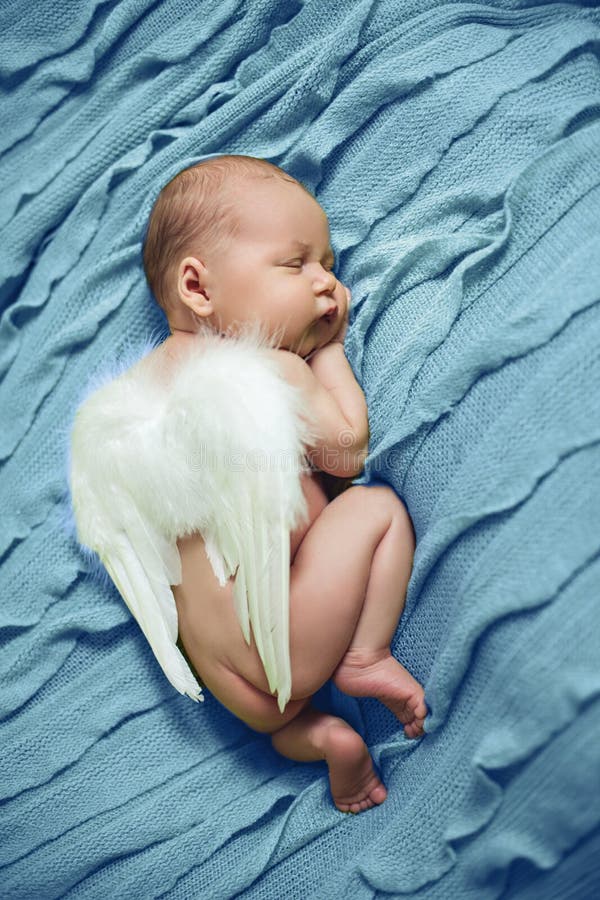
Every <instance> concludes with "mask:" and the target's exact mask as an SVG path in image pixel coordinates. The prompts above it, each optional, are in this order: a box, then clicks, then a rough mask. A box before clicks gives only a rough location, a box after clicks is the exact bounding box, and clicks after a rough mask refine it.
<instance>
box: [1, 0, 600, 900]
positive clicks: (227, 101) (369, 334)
mask: <svg viewBox="0 0 600 900" xmlns="http://www.w3.org/2000/svg"><path fill="white" fill-rule="evenodd" d="M599 48H600V10H599V9H598V8H597V5H596V4H595V3H591V2H588V3H583V2H582V3H576V2H568V3H557V4H547V3H544V2H541V0H529V2H525V0H523V2H519V0H501V2H500V0H498V2H491V0H490V2H488V3H483V2H482V3H468V2H446V3H443V2H439V0H305V2H300V0H293V2H289V3H278V2H274V0H246V2H244V0H237V2H236V0H163V2H160V3H157V2H155V0H122V2H116V0H105V2H103V0H82V2H78V3H72V2H68V0H36V2H35V3H34V4H31V3H26V2H25V0H9V2H7V3H4V4H2V5H1V6H0V79H1V82H0V89H1V108H2V128H1V129H0V197H1V198H2V199H1V203H0V230H1V234H0V308H1V310H2V317H1V320H0V372H1V377H2V385H1V388H0V402H1V410H0V412H1V419H2V425H1V429H0V460H1V462H0V485H1V494H2V506H1V509H2V516H1V525H0V559H1V562H2V568H1V572H0V580H1V585H0V596H1V598H2V600H1V603H0V640H1V642H2V649H1V653H0V673H1V674H0V715H1V722H0V748H1V756H0V759H1V762H0V769H1V773H2V774H1V778H0V789H1V796H2V801H1V803H2V806H1V809H0V869H1V870H0V885H2V887H1V888H0V894H1V895H2V897H3V898H4V897H6V898H23V900H32V898H54V897H73V898H74V897H85V898H97V900H106V898H113V897H115V898H127V900H130V898H140V900H147V898H154V897H159V896H160V897H164V898H169V900H175V898H190V897H193V898H206V900H216V898H229V897H233V896H236V897H238V896H239V897H244V898H274V900H280V898H284V900H287V898H298V900H307V898H313V900H337V898H339V900H342V898H344V900H346V898H361V900H362V898H374V897H385V896H388V895H391V896H403V897H404V896H408V897H412V896H415V897H417V896H418V897H419V898H423V897H424V898H427V900H429V898H436V900H453V898H456V900H463V898H467V897H469V898H477V900H487V898H496V897H500V896H502V897H503V898H517V897H518V898H519V900H534V898H546V897H554V898H560V900H564V898H588V897H592V896H598V892H599V891H600V803H599V802H598V795H599V790H600V748H599V744H600V742H599V728H600V702H599V699H600V639H599V633H600V631H599V629H600V609H599V605H598V599H599V583H600V557H599V544H600V512H599V510H600V452H599V442H600V401H599V399H598V398H599V397H600V317H599V305H598V301H599V300H600V187H599V182H600V162H599V161H600V116H599V111H600V69H599V65H598V55H599ZM215 152H217V153H218V152H229V153H242V154H247V155H251V156H261V157H264V158H266V159H269V160H272V161H273V162H275V163H276V164H278V165H280V166H282V167H283V168H284V169H286V170H287V171H289V172H290V173H292V174H293V175H294V176H296V177H297V178H298V179H300V180H301V181H303V183H304V184H305V185H306V186H307V187H308V188H309V189H310V190H311V191H313V192H314V193H315V195H316V196H317V198H318V199H319V201H320V202H321V204H322V205H323V207H324V209H325V210H326V212H327V213H328V215H329V218H330V222H331V232H332V238H333V247H334V250H335V251H336V254H337V256H338V259H339V265H338V271H339V274H340V277H342V279H343V280H344V282H346V283H347V284H349V285H350V287H351V288H352V292H353V308H352V313H351V323H350V328H349V332H348V336H347V340H346V352H347V355H348V358H349V360H350V363H351V365H352V366H353V368H354V371H355V372H356V375H357V378H358V380H359V382H360V383H361V385H362V386H363V388H364V391H365V394H366V397H367V402H368V406H369V416H370V427H371V441H370V453H369V458H368V460H367V466H366V470H365V474H364V477H363V478H362V479H361V480H362V481H363V482H365V483H367V484H369V483H373V482H375V481H377V480H383V481H386V482H388V483H389V484H391V485H392V486H393V487H394V488H395V489H396V491H397V492H398V494H399V495H400V496H401V497H402V498H403V499H404V501H405V503H406V504H407V506H408V509H409V511H410V513H411V515H412V518H413V521H414V525H415V530H416V535H417V549H416V555H415V560H414V569H413V573H412V577H411V581H410V585H409V591H408V598H407V606H406V611H405V613H404V616H403V618H402V620H401V622H400V625H399V628H398V630H397V633H396V635H395V638H394V642H393V645H392V647H393V651H394V653H395V655H396V656H397V657H398V658H399V659H400V660H402V662H403V663H404V664H405V665H406V666H407V667H408V668H409V669H410V671H412V672H413V673H414V674H415V676H416V677H417V678H419V679H420V680H421V681H422V682H423V683H424V685H425V688H426V699H427V702H428V705H429V709H430V714H429V716H428V719H427V721H426V731H427V733H426V735H425V737H424V738H423V739H421V740H419V741H409V740H407V739H406V738H405V737H404V736H403V733H402V729H401V727H400V726H399V723H398V722H397V721H396V720H395V719H394V717H393V715H392V713H391V712H389V711H388V710H387V709H386V708H385V707H383V706H382V705H381V704H380V703H378V702H377V701H375V700H371V699H364V700H360V701H358V700H351V699H350V698H347V697H345V696H344V695H342V694H341V693H340V692H339V691H337V690H335V689H334V688H333V687H332V686H331V685H328V686H326V687H325V688H324V689H323V690H322V691H321V692H320V694H319V697H318V702H319V703H320V704H321V706H322V708H323V709H330V710H333V711H334V712H336V713H339V714H341V715H343V716H345V717H347V718H348V719H349V720H350V721H351V722H352V723H353V724H354V726H355V727H356V728H358V729H359V731H360V732H361V734H362V735H363V737H364V738H365V740H366V742H367V744H368V746H369V747H370V749H371V751H372V754H373V758H374V760H375V763H376V765H377V767H378V770H379V773H380V775H381V777H382V779H383V781H384V783H385V784H386V786H387V789H388V797H387V799H386V801H385V802H384V803H383V804H382V805H381V806H379V807H374V808H372V809H371V810H368V811H367V812H364V813H361V814H360V815H358V816H344V815H343V814H341V813H340V812H338V810H337V809H336V808H335V807H334V805H333V803H332V801H331V797H330V794H329V787H328V779H327V768H326V764H325V762H319V763H295V762H292V761H290V760H288V759H285V758H283V757H282V756H280V755H278V754H277V752H276V751H275V750H273V749H272V747H271V744H270V740H269V737H268V735H263V734H258V733H256V732H253V731H252V730H250V729H249V728H248V727H247V726H245V725H244V724H243V723H242V722H240V721H239V720H237V719H236V718H235V717H234V716H233V715H231V714H230V713H229V712H228V711H227V710H225V709H224V708H223V707H222V706H221V705H220V704H219V703H218V701H216V700H215V699H214V698H213V697H211V695H210V694H209V693H208V692H207V695H206V702H205V703H204V704H201V705H196V704H194V703H192V702H191V701H190V700H189V699H187V698H185V697H183V696H180V695H179V694H177V693H176V692H175V691H174V690H173V688H172V687H171V686H170V685H169V683H168V682H167V680H166V679H165V677H164V676H163V674H162V672H161V671H160V669H159V667H158V665H157V664H156V661H155V659H154V657H153V656H152V653H151V651H150V648H149V646H148V644H147V643H146V640H145V638H144V637H143V635H142V633H141V631H140V629H139V627H138V626H137V624H136V623H135V622H134V620H133V619H132V617H131V615H130V614H129V612H128V611H127V609H126V607H125V604H124V603H123V602H122V600H121V599H120V598H119V596H118V594H117V592H116V590H115V589H114V587H113V586H112V585H110V584H106V583H100V582H99V581H98V580H97V579H95V578H92V577H90V575H89V573H88V572H87V569H86V564H85V561H84V560H83V558H82V555H81V553H80V551H79V549H78V547H77V544H76V543H75V541H74V540H73V536H72V533H71V531H70V527H69V512H68V496H67V493H66V477H67V450H66V448H67V441H68V432H69V427H70V423H71V419H72V415H73V412H74V409H75V406H76V404H77V402H78V401H79V399H80V397H81V394H82V391H83V389H84V387H85V385H86V384H87V383H88V381H89V379H90V378H92V377H95V376H96V375H97V374H99V373H101V372H102V371H103V370H105V369H106V367H107V366H110V365H114V364H115V362H119V361H123V360H125V361H127V360H128V359H133V358H136V357H139V356H140V355H141V353H142V352H143V349H144V347H145V346H146V345H147V342H148V341H149V340H150V339H151V338H155V337H156V336H157V335H161V334H163V333H166V332H165V320H164V318H163V317H162V313H160V311H159V310H158V309H157V308H156V307H155V306H154V305H153V303H152V301H151V299H150V295H149V292H148V288H147V286H146V283H145V280H144V277H143V272H142V268H141V242H142V237H143V232H144V227H145V224H146V220H147V217H148V214H149V211H150V209H151V206H152V203H153V202H154V199H155V197H156V195H157V193H158V190H159V189H160V187H161V186H162V185H163V184H164V183H165V182H166V181H167V180H168V179H169V178H171V177H172V176H173V175H174V174H175V173H176V172H177V171H179V169H181V168H183V167H184V166H185V165H189V164H192V163H193V162H195V161H196V160H197V159H198V157H199V156H200V155H202V154H206V153H215Z"/></svg>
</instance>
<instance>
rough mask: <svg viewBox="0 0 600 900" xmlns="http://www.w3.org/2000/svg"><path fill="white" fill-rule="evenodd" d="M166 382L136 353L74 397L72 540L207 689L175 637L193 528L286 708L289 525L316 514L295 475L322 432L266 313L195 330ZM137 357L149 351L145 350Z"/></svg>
mask: <svg viewBox="0 0 600 900" xmlns="http://www.w3.org/2000/svg"><path fill="white" fill-rule="evenodd" d="M191 344H192V346H191V347H190V349H189V351H188V352H187V353H186V355H185V356H184V357H183V358H182V359H181V360H180V362H179V363H178V366H177V369H176V371H175V373H174V375H173V376H172V378H171V380H170V381H169V383H166V382H160V381H158V379H157V377H156V373H155V372H154V371H152V372H151V371H150V369H149V367H148V366H144V365H138V364H136V365H135V366H133V367H132V368H131V369H128V370H127V371H125V372H124V373H122V374H121V375H119V376H118V377H117V378H115V379H113V380H112V381H110V382H108V383H107V384H104V385H103V386H102V387H101V388H99V389H98V390H96V391H95V392H94V393H92V394H91V395H90V396H88V397H87V399H86V400H85V401H84V402H83V403H82V405H81V406H80V407H79V409H78V410H77V413H76V415H75V418H74V423H73V428H72V431H71V445H70V472H69V482H70V492H71V504H72V509H73V516H74V520H75V524H76V529H77V539H78V541H79V542H80V543H81V544H82V545H84V547H87V548H89V549H91V550H93V551H95V552H96V553H97V554H98V556H99V558H100V560H101V561H102V563H103V564H104V566H105V568H106V570H107V572H108V574H109V575H110V577H111V579H112V580H113V582H114V584H115V586H116V587H117V589H118V591H119V593H120V594H121V596H122V597H123V599H124V600H125V602H126V604H127V606H128V607H129V609H130V610H131V612H132V613H133V615H134V616H135V618H136V619H137V621H138V623H139V625H140V627H141V629H142V631H143V633H144V634H145V636H146V638H147V639H148V641H149V643H150V646H151V647H152V650H153V652H154V654H155V656H156V658H157V660H158V662H159V663H160V665H161V666H162V669H163V671H164V673H165V675H166V676H167V678H168V679H169V681H170V682H171V684H173V686H174V687H175V688H176V689H177V690H178V691H180V692H181V693H185V694H188V695H189V696H190V697H192V698H193V699H195V700H202V699H204V698H203V697H202V691H201V688H200V686H199V685H198V683H197V681H196V679H195V678H194V675H193V674H192V672H191V670H190V668H189V666H188V664H187V662H186V660H185V658H184V657H183V655H182V654H181V653H180V651H179V648H178V647H177V646H176V641H177V636H178V635H177V610H176V607H175V601H174V598H173V593H172V591H171V588H170V585H177V584H180V583H181V577H182V575H181V560H180V558H179V552H178V550H177V545H176V541H177V538H179V537H182V536H184V535H186V534H190V533H192V532H196V531H199V532H201V534H202V537H203V538H204V540H205V548H206V553H207V556H208V558H209V560H210V563H211V565H212V568H213V571H214V573H215V575H216V577H217V578H218V579H219V582H220V583H221V584H222V585H224V584H225V583H226V581H227V580H228V578H229V577H230V576H232V575H235V585H234V603H235V610H236V614H237V617H238V620H239V623H240V627H241V629H242V633H243V635H244V638H245V640H246V642H247V643H250V625H251V626H252V632H253V635H254V638H255V641H256V646H257V650H258V653H259V655H260V658H261V661H262V663H263V666H264V669H265V674H266V676H267V679H268V682H269V688H270V690H271V691H272V692H276V693H277V698H278V705H279V709H280V710H281V712H283V710H284V709H285V706H286V704H287V702H288V700H289V698H290V695H291V668H290V653H289V570H290V559H289V546H290V531H291V530H293V529H294V528H296V527H297V526H298V525H299V524H300V523H301V522H302V521H305V520H306V517H307V515H308V510H307V505H306V501H305V498H304V495H303V493H302V490H301V483H300V476H301V474H302V472H303V471H306V469H307V466H306V461H305V458H304V454H305V452H306V449H307V447H308V445H309V444H310V442H311V440H312V439H313V438H314V434H313V432H312V430H311V426H310V424H309V423H308V421H307V419H306V418H305V415H306V414H305V413H304V416H302V415H301V413H302V398H301V395H300V393H299V391H298V390H297V389H296V388H295V387H293V386H291V385H289V384H288V383H287V382H286V381H285V380H284V379H283V378H282V377H281V375H280V374H279V370H278V368H277V365H276V363H275V360H274V359H273V356H272V354H269V353H268V352H265V351H267V350H269V349H270V348H271V347H272V346H273V343H272V342H270V341H269V340H268V339H267V337H266V336H265V335H264V334H262V333H261V331H260V327H259V326H250V327H247V328H246V329H245V330H244V331H243V332H242V333H241V334H239V335H238V336H236V337H233V336H232V337H227V338H221V337H220V336H219V335H216V334H214V333H212V332H209V331H206V330H202V331H200V332H199V333H198V335H197V336H196V338H195V339H194V341H193V342H191ZM141 362H143V360H142V361H141Z"/></svg>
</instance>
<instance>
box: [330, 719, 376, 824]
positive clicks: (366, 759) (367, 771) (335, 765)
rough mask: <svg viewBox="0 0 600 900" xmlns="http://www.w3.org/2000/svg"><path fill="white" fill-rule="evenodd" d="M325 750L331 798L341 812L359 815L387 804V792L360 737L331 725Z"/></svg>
mask: <svg viewBox="0 0 600 900" xmlns="http://www.w3.org/2000/svg"><path fill="white" fill-rule="evenodd" d="M323 749H324V752H325V759H326V760H327V765H328V767H329V786H330V788H331V796H332V797H333V802H334V803H335V805H336V806H337V808H338V809H339V810H340V811H341V812H344V813H355V814H356V813H359V812H363V810H365V809H369V807H371V806H374V805H376V804H379V803H383V801H384V800H385V798H386V797H387V790H386V788H385V786H384V784H383V782H382V781H381V780H380V779H379V778H378V777H377V774H376V773H375V770H374V768H373V762H372V760H371V756H370V754H369V751H368V750H367V747H366V745H365V742H364V741H363V739H362V738H361V736H360V734H358V733H357V732H356V731H354V729H353V728H350V727H349V726H348V725H346V724H342V723H340V724H337V723H336V724H335V725H330V726H329V728H328V729H327V733H326V735H325V738H324V747H323Z"/></svg>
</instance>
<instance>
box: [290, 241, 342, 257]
mask: <svg viewBox="0 0 600 900" xmlns="http://www.w3.org/2000/svg"><path fill="white" fill-rule="evenodd" d="M291 243H292V244H293V246H294V247H297V248H298V249H299V250H303V251H304V252H306V251H307V250H310V244H306V243H305V242H304V241H298V240H296V241H291ZM325 256H326V257H327V258H328V259H331V260H335V253H334V252H333V248H332V247H331V246H330V247H329V248H328V249H327V253H326V254H325Z"/></svg>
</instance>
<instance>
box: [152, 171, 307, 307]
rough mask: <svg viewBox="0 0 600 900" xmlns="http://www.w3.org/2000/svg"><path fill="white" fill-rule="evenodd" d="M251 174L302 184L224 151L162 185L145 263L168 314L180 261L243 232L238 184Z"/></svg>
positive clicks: (281, 173) (155, 293)
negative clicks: (220, 154) (237, 200)
mask: <svg viewBox="0 0 600 900" xmlns="http://www.w3.org/2000/svg"><path fill="white" fill-rule="evenodd" d="M247 178H280V179H282V180H284V181H290V182H292V183H293V184H300V182H298V181H297V180H296V179H295V178H293V177H292V176H291V175H288V174H287V172H284V171H283V169H280V168H279V167H278V166H276V165H275V164H274V163H271V162H268V161H267V160H266V159H259V158H258V157H255V156H238V155H235V154H224V155H223V156H215V157H212V158H209V159H205V160H201V162H199V163H196V165H193V166H190V167H189V168H188V169H183V170H182V171H181V172H179V173H178V174H177V175H175V177H174V178H172V179H171V181H169V182H167V184H166V185H165V186H164V187H163V188H162V190H161V192H160V194H159V195H158V197H157V199H156V202H155V204H154V207H153V208H152V212H151V214H150V218H149V221H148V227H147V230H146V237H145V239H144V246H143V264H144V273H145V275H146V280H147V281H148V285H149V287H150V290H151V291H152V293H153V295H154V297H155V299H156V302H157V303H158V305H159V306H160V307H161V309H163V310H164V312H165V313H166V314H167V315H168V313H169V312H170V311H171V310H173V309H174V307H175V305H176V294H175V276H176V271H177V266H178V264H179V261H180V260H181V259H182V258H183V257H185V256H187V255H188V254H191V253H194V255H200V254H201V253H202V252H203V251H205V250H215V249H218V248H221V247H222V248H226V247H227V245H228V244H229V243H230V241H231V240H232V239H233V238H235V236H236V234H237V233H238V228H239V222H238V218H237V215H236V209H235V195H236V182H237V183H238V184H239V183H240V182H241V181H242V180H244V179H247ZM300 186H301V187H303V185H300Z"/></svg>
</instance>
